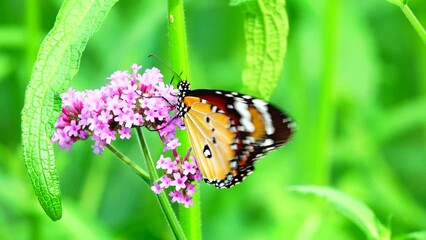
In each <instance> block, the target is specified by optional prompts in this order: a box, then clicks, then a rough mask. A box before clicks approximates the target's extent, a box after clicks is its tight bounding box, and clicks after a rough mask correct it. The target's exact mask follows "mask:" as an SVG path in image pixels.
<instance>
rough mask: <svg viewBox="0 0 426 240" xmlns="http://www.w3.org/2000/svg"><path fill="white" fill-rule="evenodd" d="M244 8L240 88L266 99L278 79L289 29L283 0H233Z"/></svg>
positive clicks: (285, 50)
mask: <svg viewBox="0 0 426 240" xmlns="http://www.w3.org/2000/svg"><path fill="white" fill-rule="evenodd" d="M233 4H240V5H241V6H243V9H244V33H245V40H246V51H247V53H246V67H245V69H244V71H243V91H244V92H247V93H250V94H253V95H256V96H259V97H262V98H264V99H266V100H268V99H269V98H270V97H271V95H272V93H273V91H274V90H275V88H276V86H277V84H278V81H279V80H280V77H281V73H282V69H283V63H284V56H285V54H286V52H287V35H288V30H289V25H288V18H287V12H286V9H285V0H257V1H234V2H233Z"/></svg>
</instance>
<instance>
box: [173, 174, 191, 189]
mask: <svg viewBox="0 0 426 240" xmlns="http://www.w3.org/2000/svg"><path fill="white" fill-rule="evenodd" d="M173 177H174V180H173V181H172V182H171V183H170V186H175V187H176V191H179V190H180V189H184V188H186V185H185V181H186V180H187V179H188V177H186V176H181V175H180V173H178V172H177V173H173Z"/></svg>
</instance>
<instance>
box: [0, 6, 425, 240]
mask: <svg viewBox="0 0 426 240" xmlns="http://www.w3.org/2000/svg"><path fill="white" fill-rule="evenodd" d="M185 4H186V5H185V6H186V19H187V30H188V47H189V59H190V68H191V78H192V79H191V83H192V87H193V88H194V89H195V88H210V89H223V90H232V91H239V90H240V89H241V72H242V69H243V67H244V59H245V44H244V34H243V12H242V10H241V9H240V8H238V7H230V6H229V5H228V2H227V1H194V0H193V1H186V2H185ZM60 5H61V1H59V0H44V1H35V0H26V1H19V0H18V1H7V0H6V1H1V2H0V10H1V15H0V99H1V101H0V106H1V109H3V112H2V114H0V119H1V123H2V128H1V131H2V132H1V134H0V239H57V238H62V239H170V238H171V237H172V235H171V233H170V231H169V228H168V226H167V223H166V221H165V219H164V218H163V216H162V213H161V211H160V208H159V206H158V204H157V202H156V201H155V197H154V195H153V194H152V192H151V190H150V189H149V188H148V187H147V186H146V185H145V184H144V183H143V182H142V181H141V180H140V179H139V178H138V177H137V176H136V175H135V174H134V173H133V172H131V171H130V170H129V169H128V167H127V166H125V165H123V164H122V163H121V162H120V161H118V160H117V159H115V158H114V157H113V156H112V154H110V153H109V152H107V151H106V152H105V153H104V155H103V156H94V155H93V154H92V153H91V151H92V150H91V148H90V145H91V143H90V142H79V143H77V144H75V145H74V146H73V147H72V150H71V152H70V153H67V152H66V151H61V150H59V149H58V148H56V149H57V151H56V157H57V166H58V170H59V174H60V179H61V190H62V195H63V208H64V214H63V218H62V219H61V220H60V221H58V222H52V221H51V220H50V219H49V218H48V217H47V216H46V215H45V214H44V212H43V211H42V209H41V207H40V206H39V204H38V202H37V200H36V197H35V195H34V192H33V190H32V187H31V183H30V180H29V177H28V175H27V173H26V169H25V167H24V163H23V158H22V149H21V143H20V111H21V109H22V106H23V99H24V92H25V86H26V85H27V83H28V81H29V78H30V74H31V68H32V64H33V62H34V61H35V57H36V54H37V50H38V47H39V45H40V43H41V41H42V39H43V37H44V36H45V35H46V34H47V32H48V31H49V30H50V29H51V27H52V26H53V23H54V21H55V16H56V14H57V12H58V10H59V8H60ZM409 5H410V7H411V8H412V10H413V11H414V13H415V14H416V16H417V17H418V18H419V20H420V22H422V23H423V24H426V1H424V0H412V1H409ZM166 9H167V6H166V2H165V1H154V0H146V1H120V2H118V3H117V4H116V6H115V7H114V8H113V9H112V11H111V13H110V15H109V16H108V18H107V20H106V21H105V23H104V24H103V26H102V27H101V29H100V31H99V32H98V33H96V34H95V36H94V37H93V38H92V39H91V41H90V42H89V44H88V46H87V49H86V51H85V52H84V54H83V58H82V61H81V67H80V71H79V73H78V75H77V76H76V77H75V79H74V80H73V82H72V87H73V88H75V89H77V90H84V89H94V88H98V87H100V86H101V85H103V84H105V83H106V77H108V76H109V75H110V74H111V73H112V72H114V71H115V70H118V69H123V70H128V69H130V68H129V66H130V64H132V63H138V64H142V65H143V66H144V67H152V66H159V67H161V68H163V71H164V72H165V74H166V78H165V79H166V81H167V79H170V77H171V74H170V73H169V72H168V70H167V69H165V68H164V66H162V65H161V64H160V63H159V62H158V61H156V60H153V59H148V58H147V57H146V56H147V55H148V54H151V53H155V54H156V55H158V56H160V57H161V58H163V59H166V60H167V59H168V39H167V12H166ZM287 9H288V14H289V22H290V34H289V39H288V53H287V56H286V60H285V65H284V71H283V76H282V81H281V82H280V84H279V87H278V89H276V91H275V93H274V95H273V97H272V99H271V102H272V103H274V104H276V105H279V106H280V107H281V108H282V109H283V110H285V111H286V112H288V113H290V115H292V116H293V118H294V119H295V120H296V122H297V124H298V132H297V133H296V136H295V137H294V139H293V140H292V141H291V142H290V143H289V144H288V145H287V146H286V147H284V148H282V149H280V150H278V151H275V152H273V153H270V154H268V155H267V156H266V157H264V158H263V159H262V160H261V161H259V162H258V163H257V165H256V171H255V173H254V174H253V175H251V176H250V177H248V178H247V179H246V180H245V181H244V184H241V185H238V186H237V187H234V188H231V189H228V190H217V189H215V188H213V187H211V186H208V185H206V184H204V183H202V184H201V192H202V194H201V201H202V202H201V208H202V229H203V237H204V239H363V238H365V237H364V235H363V233H362V232H361V231H360V230H359V229H358V228H357V227H356V226H355V225H354V224H353V223H352V222H350V221H349V220H347V219H346V218H345V217H343V216H341V215H340V214H339V213H338V212H337V211H336V210H335V209H334V208H333V207H332V206H331V205H330V204H328V203H326V202H324V201H319V200H317V199H315V198H313V197H306V196H301V195H298V194H295V193H290V192H288V191H287V190H286V187H288V186H291V185H301V184H303V185H328V186H331V187H333V188H336V189H339V190H340V191H342V192H345V193H347V194H349V195H351V196H353V197H354V198H356V199H358V200H359V201H361V202H363V203H365V204H367V205H368V206H370V207H371V208H372V210H373V211H374V212H375V213H376V214H377V216H378V218H379V219H380V220H381V222H382V223H385V224H386V225H388V226H389V228H391V230H392V233H393V236H401V235H404V234H407V233H409V232H413V231H418V230H422V229H426V47H425V44H424V43H423V42H422V41H421V39H420V38H419V36H418V35H417V34H416V32H415V31H414V29H413V28H412V26H411V25H410V23H409V22H408V21H407V19H406V18H405V16H404V15H403V13H402V12H401V11H400V9H399V8H398V7H396V6H394V5H392V4H390V3H389V2H387V1H385V0H375V1H369V0H343V1H338V0H334V1H327V2H326V1H325V0H320V1H307V0H298V1H287ZM321 104H322V105H321ZM321 106H323V107H321ZM319 119H321V120H319ZM147 135H148V136H149V137H150V139H149V143H150V145H151V146H152V149H151V151H152V155H153V156H154V157H158V156H159V155H160V154H161V147H159V146H160V141H159V139H158V136H157V134H156V133H150V132H149V133H147ZM116 145H117V146H118V147H119V148H120V149H121V150H122V152H124V153H126V154H127V155H128V156H130V157H131V158H132V159H133V160H135V161H136V162H140V163H141V164H142V161H141V160H140V153H139V147H138V145H137V143H136V142H135V139H131V140H130V141H122V142H119V143H116Z"/></svg>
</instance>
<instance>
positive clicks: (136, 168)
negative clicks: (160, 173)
mask: <svg viewBox="0 0 426 240" xmlns="http://www.w3.org/2000/svg"><path fill="white" fill-rule="evenodd" d="M106 147H107V148H108V149H109V150H110V151H111V152H112V153H113V154H114V155H115V156H116V157H117V158H118V159H120V160H121V161H122V162H123V163H124V164H126V165H127V166H129V167H130V168H131V169H132V170H133V172H135V173H136V174H137V175H139V176H140V177H141V178H142V179H143V180H144V181H145V183H146V184H148V186H150V185H151V184H152V181H151V179H150V178H149V176H148V173H147V172H145V170H143V169H142V168H141V167H139V166H138V165H137V164H136V163H135V162H133V161H132V160H130V159H129V158H128V157H126V156H124V154H122V153H121V152H120V151H119V150H118V149H117V148H115V147H114V146H112V145H111V144H107V145H106Z"/></svg>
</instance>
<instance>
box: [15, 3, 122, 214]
mask: <svg viewBox="0 0 426 240" xmlns="http://www.w3.org/2000/svg"><path fill="white" fill-rule="evenodd" d="M115 2H117V0H68V1H65V2H64V3H63V5H62V7H61V9H60V11H59V14H58V16H57V19H56V22H55V25H54V26H53V29H52V30H51V31H50V32H49V33H48V34H47V36H46V38H45V39H44V41H43V43H42V44H41V46H40V50H39V53H38V56H37V60H36V62H35V64H34V68H33V73H32V76H31V80H30V83H29V85H28V87H27V91H26V94H25V104H24V108H23V110H22V145H23V152H24V160H25V165H26V166H27V170H28V174H29V175H30V178H31V181H32V184H33V188H34V191H35V193H36V195H37V197H38V200H39V202H40V204H41V206H42V207H43V209H44V210H45V212H46V213H47V215H49V217H50V218H51V219H52V220H58V219H60V218H61V216H62V207H61V192H60V189H59V178H58V173H57V171H56V167H55V157H54V153H53V147H52V143H51V138H52V134H53V127H54V126H53V125H54V123H55V121H56V119H57V118H58V117H59V113H60V111H61V101H60V98H59V94H60V93H61V92H62V91H63V90H64V89H65V88H67V87H68V86H69V83H70V81H71V79H72V78H73V77H74V75H75V74H76V73H77V70H78V67H79V64H80V58H81V54H82V52H83V50H84V49H85V47H86V44H87V42H88V40H89V39H90V37H91V36H92V35H93V33H94V32H96V31H97V29H98V28H99V26H100V24H101V23H102V22H103V21H104V19H105V17H106V16H107V14H108V12H109V10H110V9H111V7H112V6H113V5H114V3H115Z"/></svg>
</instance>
